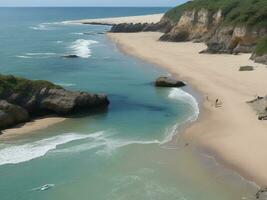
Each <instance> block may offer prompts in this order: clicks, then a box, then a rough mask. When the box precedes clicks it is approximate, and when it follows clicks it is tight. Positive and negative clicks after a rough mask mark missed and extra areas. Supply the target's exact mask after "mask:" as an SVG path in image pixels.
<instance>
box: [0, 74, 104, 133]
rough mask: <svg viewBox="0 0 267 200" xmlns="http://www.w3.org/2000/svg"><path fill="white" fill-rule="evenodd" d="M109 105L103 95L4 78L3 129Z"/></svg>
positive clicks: (0, 94) (0, 91)
mask: <svg viewBox="0 0 267 200" xmlns="http://www.w3.org/2000/svg"><path fill="white" fill-rule="evenodd" d="M108 105H109V100H108V98H107V96H106V95H103V94H91V93H88V92H73V91H68V90H65V89H64V88H62V87H60V86H58V85H55V84H53V83H51V82H48V81H41V80H38V81H32V80H28V79H24V78H18V77H15V76H12V75H9V76H4V75H0V129H4V128H8V127H11V126H14V125H17V124H19V123H23V122H27V121H30V120H31V119H32V118H34V117H38V116H45V115H49V114H57V115H60V116H65V115H71V114H75V113H77V112H82V111H83V112H84V111H85V112H88V113H90V112H91V111H92V110H96V109H106V108H107V107H108Z"/></svg>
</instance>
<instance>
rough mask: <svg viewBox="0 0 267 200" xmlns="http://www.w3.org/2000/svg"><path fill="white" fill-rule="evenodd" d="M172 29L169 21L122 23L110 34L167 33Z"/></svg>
mask: <svg viewBox="0 0 267 200" xmlns="http://www.w3.org/2000/svg"><path fill="white" fill-rule="evenodd" d="M170 29H171V24H170V22H168V21H161V22H159V23H144V24H142V23H137V24H134V23H122V24H116V25H113V26H112V28H111V30H110V32H112V33H136V32H156V31H158V32H167V31H169V30H170Z"/></svg>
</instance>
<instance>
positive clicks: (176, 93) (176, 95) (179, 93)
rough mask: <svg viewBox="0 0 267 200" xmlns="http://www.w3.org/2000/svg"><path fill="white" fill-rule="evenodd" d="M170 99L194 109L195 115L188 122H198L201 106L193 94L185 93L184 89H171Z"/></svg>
mask: <svg viewBox="0 0 267 200" xmlns="http://www.w3.org/2000/svg"><path fill="white" fill-rule="evenodd" d="M168 97H169V98H171V99H175V100H180V101H183V102H184V103H187V104H189V105H190V106H191V107H192V110H193V112H194V113H193V115H192V116H191V117H190V118H189V119H188V120H190V121H195V120H197V118H198V115H199V106H198V102H197V100H196V99H195V98H194V97H193V96H192V95H191V94H189V93H187V92H185V91H183V90H182V89H179V88H173V89H171V91H170V93H169V95H168Z"/></svg>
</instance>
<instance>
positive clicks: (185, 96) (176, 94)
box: [161, 88, 199, 144]
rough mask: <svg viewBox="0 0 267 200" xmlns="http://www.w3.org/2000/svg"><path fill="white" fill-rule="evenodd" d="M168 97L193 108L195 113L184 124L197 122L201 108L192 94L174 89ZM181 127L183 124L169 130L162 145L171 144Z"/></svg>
mask: <svg viewBox="0 0 267 200" xmlns="http://www.w3.org/2000/svg"><path fill="white" fill-rule="evenodd" d="M168 97H169V98H170V99H174V100H179V101H182V102H184V103H187V104H189V105H190V106H191V108H192V112H193V113H192V115H191V116H190V117H189V118H188V119H187V120H185V122H184V123H187V122H193V121H196V120H197V118H198V115H199V106H198V102H197V100H196V99H195V98H194V97H193V96H192V95H191V94H189V93H187V92H185V91H183V90H182V89H179V88H172V89H171V90H170V92H169V95H168ZM180 125H182V124H175V125H174V126H172V127H171V128H169V129H167V131H166V133H165V138H164V140H163V141H162V142H161V144H166V143H168V142H170V141H171V140H172V139H173V137H174V136H175V135H176V134H177V131H178V129H179V127H180Z"/></svg>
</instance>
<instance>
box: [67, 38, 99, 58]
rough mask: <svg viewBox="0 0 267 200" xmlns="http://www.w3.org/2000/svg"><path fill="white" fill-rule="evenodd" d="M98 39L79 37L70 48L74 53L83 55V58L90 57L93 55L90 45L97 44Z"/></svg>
mask: <svg viewBox="0 0 267 200" xmlns="http://www.w3.org/2000/svg"><path fill="white" fill-rule="evenodd" d="M97 43H98V42H97V41H94V40H84V39H79V40H76V41H75V42H73V43H72V44H71V46H70V48H71V49H72V51H73V54H75V55H77V56H79V57H81V58H89V57H90V56H91V49H90V46H91V45H92V44H97Z"/></svg>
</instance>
